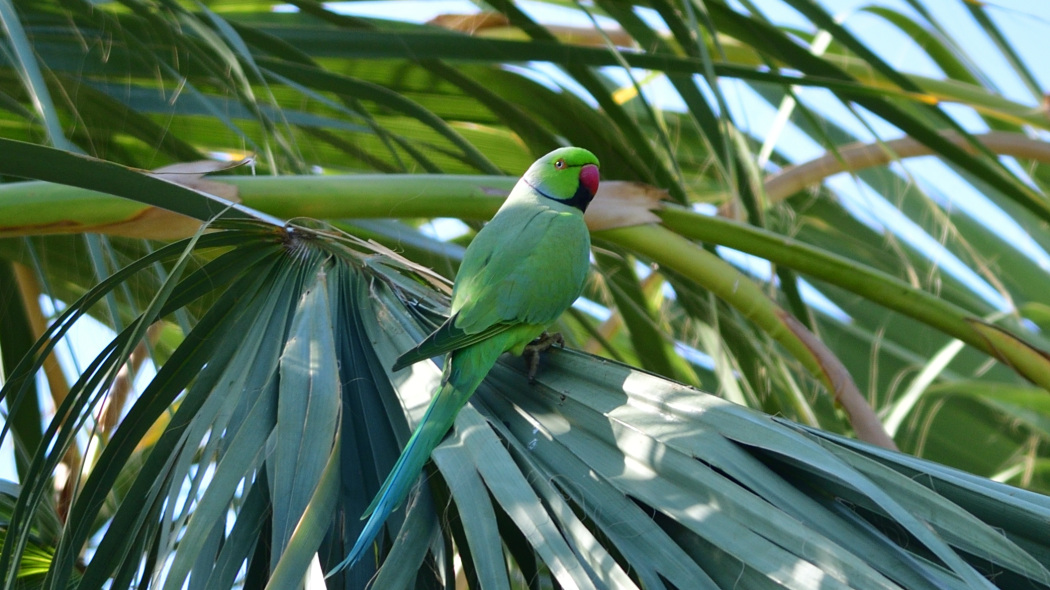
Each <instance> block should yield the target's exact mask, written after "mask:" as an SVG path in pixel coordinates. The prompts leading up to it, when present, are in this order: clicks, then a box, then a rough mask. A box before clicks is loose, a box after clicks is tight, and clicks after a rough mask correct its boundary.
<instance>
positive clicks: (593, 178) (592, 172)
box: [580, 164, 600, 197]
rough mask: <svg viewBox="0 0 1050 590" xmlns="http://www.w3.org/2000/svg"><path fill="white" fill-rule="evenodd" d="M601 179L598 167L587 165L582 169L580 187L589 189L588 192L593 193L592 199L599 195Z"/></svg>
mask: <svg viewBox="0 0 1050 590" xmlns="http://www.w3.org/2000/svg"><path fill="white" fill-rule="evenodd" d="M599 178H600V174H599V173H598V167H597V166H595V165H594V164H585V165H584V166H583V167H582V168H580V186H582V187H583V188H585V189H587V192H589V193H591V197H594V195H596V194H598V180H599Z"/></svg>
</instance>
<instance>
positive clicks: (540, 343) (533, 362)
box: [521, 332, 565, 383]
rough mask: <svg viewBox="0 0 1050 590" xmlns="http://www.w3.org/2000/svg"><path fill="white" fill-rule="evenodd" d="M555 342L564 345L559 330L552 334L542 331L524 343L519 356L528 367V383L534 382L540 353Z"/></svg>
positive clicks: (563, 339) (538, 366)
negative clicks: (530, 340) (533, 338)
mask: <svg viewBox="0 0 1050 590" xmlns="http://www.w3.org/2000/svg"><path fill="white" fill-rule="evenodd" d="M555 344H557V345H558V346H565V338H562V335H561V334H560V333H559V332H555V333H553V334H551V333H548V332H544V333H542V334H540V336H539V338H536V339H535V340H533V341H532V342H530V343H528V344H527V345H525V351H524V352H522V353H521V356H522V358H524V359H525V366H527V367H528V368H529V383H535V382H536V370H537V369H539V368H540V353H541V352H547V350H549V349H550V347H552V346H554V345H555Z"/></svg>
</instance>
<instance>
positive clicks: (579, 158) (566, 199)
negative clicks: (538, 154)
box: [522, 147, 598, 211]
mask: <svg viewBox="0 0 1050 590" xmlns="http://www.w3.org/2000/svg"><path fill="white" fill-rule="evenodd" d="M522 180H524V181H525V182H526V183H528V185H529V186H531V187H532V188H533V189H535V190H536V191H537V192H538V193H540V194H541V195H543V196H544V197H546V198H548V199H551V200H553V201H557V202H559V203H562V204H564V205H568V206H570V207H575V208H577V209H579V210H580V211H586V210H587V205H588V204H590V202H591V199H593V198H594V195H595V194H596V193H597V192H598V158H596V157H594V154H592V153H591V152H589V151H587V150H585V149H583V148H578V147H565V148H558V149H556V150H554V151H553V152H551V153H549V154H547V155H546V156H543V157H542V158H540V159H539V160H536V162H535V163H534V164H533V165H532V166H530V167H529V169H528V171H527V172H525V175H524V176H522Z"/></svg>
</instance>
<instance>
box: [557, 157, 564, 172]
mask: <svg viewBox="0 0 1050 590" xmlns="http://www.w3.org/2000/svg"><path fill="white" fill-rule="evenodd" d="M554 167H555V168H557V169H558V170H561V169H563V168H565V159H564V158H558V159H557V160H555V161H554Z"/></svg>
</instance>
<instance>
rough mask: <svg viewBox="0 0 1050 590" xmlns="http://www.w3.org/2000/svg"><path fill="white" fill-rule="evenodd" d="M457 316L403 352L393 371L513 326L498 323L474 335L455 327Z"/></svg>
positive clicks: (489, 336)
mask: <svg viewBox="0 0 1050 590" xmlns="http://www.w3.org/2000/svg"><path fill="white" fill-rule="evenodd" d="M457 317H458V316H455V315H454V316H452V317H450V318H448V320H446V321H445V323H444V324H441V327H439V328H438V329H437V330H434V332H433V333H432V334H431V335H430V336H427V337H426V339H424V340H423V341H422V342H420V343H419V344H418V345H416V347H415V348H412V349H411V350H409V351H407V352H405V353H404V354H402V355H401V356H399V357H397V360H396V361H394V367H393V370H395V371H398V370H400V369H403V368H405V367H407V366H409V365H412V364H415V363H418V362H419V361H422V360H426V359H429V358H434V357H436V356H441V355H444V354H447V353H449V352H451V351H453V350H456V349H459V348H463V347H465V346H470V345H471V344H475V343H478V342H481V341H482V340H485V339H487V338H491V337H492V336H495V335H496V334H499V333H501V332H505V331H507V330H508V329H510V328H511V327H513V326H514V324H511V323H499V324H495V325H492V326H489V327H488V328H486V329H484V330H482V331H480V332H474V333H467V332H464V331H463V330H462V329H460V328H457V327H456V318H457Z"/></svg>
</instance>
